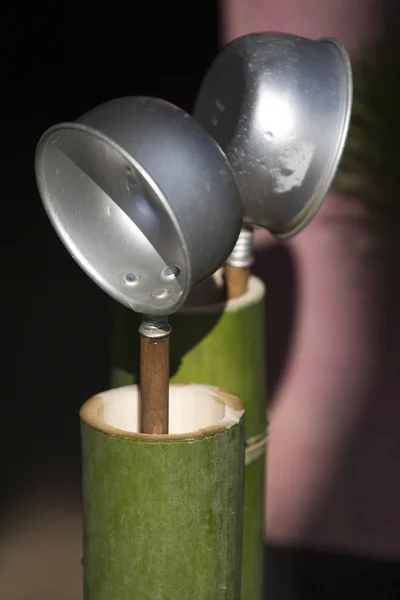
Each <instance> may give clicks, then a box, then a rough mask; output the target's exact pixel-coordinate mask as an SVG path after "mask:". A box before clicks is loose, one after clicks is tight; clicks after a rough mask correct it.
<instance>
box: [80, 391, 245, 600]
mask: <svg viewBox="0 0 400 600" xmlns="http://www.w3.org/2000/svg"><path fill="white" fill-rule="evenodd" d="M138 400H139V394H138V388H137V387H136V386H130V387H124V388H119V389H114V390H109V391H107V392H104V393H102V394H100V395H98V396H95V397H93V398H91V399H90V400H88V402H86V403H85V404H84V405H83V407H82V409H81V414H80V416H81V436H82V456H83V499H84V590H85V592H84V593H85V596H84V597H85V600H133V599H135V600H148V599H151V600H176V598H182V599H185V600H186V599H191V600H239V598H240V559H241V538H242V526H243V522H242V518H243V511H242V508H243V471H244V419H243V416H244V411H243V405H242V404H241V402H240V401H239V399H238V398H237V397H236V396H233V395H231V394H228V393H227V392H224V391H223V390H220V389H217V388H213V387H210V386H199V385H177V384H175V385H172V386H171V387H170V419H169V431H170V433H169V434H165V435H149V434H141V433H136V432H137V431H138V429H139V418H138V414H139V410H138V403H139V402H138ZM190 431H192V433H188V432H190Z"/></svg>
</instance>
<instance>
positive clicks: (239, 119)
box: [194, 33, 352, 238]
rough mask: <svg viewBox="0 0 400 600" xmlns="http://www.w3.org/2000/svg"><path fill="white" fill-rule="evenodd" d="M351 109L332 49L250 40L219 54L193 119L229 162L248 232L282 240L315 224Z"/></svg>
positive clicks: (260, 37)
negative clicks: (264, 230) (253, 228)
mask: <svg viewBox="0 0 400 600" xmlns="http://www.w3.org/2000/svg"><path fill="white" fill-rule="evenodd" d="M351 104H352V74H351V66H350V61H349V58H348V55H347V53H346V51H345V50H344V48H343V47H342V46H341V45H340V44H339V43H338V42H336V41H334V40H321V41H312V40H308V39H305V38H301V37H297V36H294V35H289V34H282V33H255V34H250V35H246V36H243V37H240V38H238V39H236V40H234V41H233V42H231V43H230V44H228V45H227V46H226V47H225V48H224V49H223V50H222V51H221V53H220V54H219V55H218V56H217V58H216V59H215V61H214V63H213V64H212V65H211V68H210V69H209V71H208V73H207V74H206V77H205V79H204V81H203V83H202V86H201V89H200V92H199V95H198V98H197V101H196V106H195V110H194V117H195V118H196V119H197V120H198V121H199V122H200V123H201V124H202V125H203V126H204V127H206V129H207V130H208V131H209V132H210V133H211V134H212V135H213V136H214V138H215V139H216V140H217V142H218V143H219V145H220V146H221V147H222V148H223V150H224V151H225V152H226V154H227V156H228V159H229V161H230V163H231V165H232V167H233V169H234V171H235V175H236V178H237V181H238V185H239V189H240V193H241V197H242V202H243V207H244V221H245V223H247V224H249V225H254V226H259V227H264V228H267V229H269V230H270V231H271V232H272V233H273V234H274V235H275V236H277V237H279V238H288V237H291V236H293V235H294V234H296V233H298V232H299V231H300V230H301V229H303V227H304V226H305V225H306V224H307V223H308V222H309V221H310V220H311V219H312V217H313V216H314V215H315V213H316V212H317V210H318V208H319V207H320V205H321V203H322V201H323V199H324V197H325V195H326V193H327V192H328V190H329V187H330V186H331V184H332V180H333V177H334V175H335V172H336V170H337V167H338V164H339V161H340V158H341V155H342V151H343V148H344V145H345V140H346V136H347V131H348V127H349V121H350V113H351Z"/></svg>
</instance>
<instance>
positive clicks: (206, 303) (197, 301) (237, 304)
mask: <svg viewBox="0 0 400 600" xmlns="http://www.w3.org/2000/svg"><path fill="white" fill-rule="evenodd" d="M202 285H203V286H204V290H202V289H201V286H199V288H198V290H197V289H195V290H194V291H193V292H192V293H191V295H189V297H188V299H187V301H186V304H185V305H184V306H183V308H181V309H180V310H179V313H182V314H194V313H213V312H222V311H225V312H229V311H234V310H238V309H240V308H243V307H245V306H248V305H249V304H254V303H256V302H259V301H260V300H262V299H263V298H264V296H265V285H264V283H263V282H262V281H261V279H259V277H256V276H255V275H250V277H249V281H248V288H247V292H246V293H245V294H243V295H242V296H240V297H239V298H234V299H232V300H222V301H219V300H218V298H219V297H220V295H221V294H222V291H223V285H224V283H223V270H222V269H219V270H218V271H216V272H215V273H214V275H213V276H212V277H210V278H209V279H208V280H207V281H206V282H204V283H203V284H202Z"/></svg>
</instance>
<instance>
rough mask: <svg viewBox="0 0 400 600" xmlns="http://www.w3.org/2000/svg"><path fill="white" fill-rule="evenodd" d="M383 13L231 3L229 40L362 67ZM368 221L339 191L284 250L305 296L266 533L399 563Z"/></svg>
mask: <svg viewBox="0 0 400 600" xmlns="http://www.w3.org/2000/svg"><path fill="white" fill-rule="evenodd" d="M381 8H382V3H381V2H374V1H373V0H352V1H351V2H350V1H349V0H269V1H268V0H266V1H262V0H250V1H249V0H223V2H222V37H223V41H224V42H227V41H229V40H231V39H232V38H235V37H237V36H239V35H243V34H245V33H249V32H251V31H262V30H270V31H274V30H275V31H286V32H291V33H297V34H299V35H303V36H306V37H311V38H319V37H323V36H334V37H337V38H339V39H340V40H341V41H342V42H344V44H345V45H346V47H347V49H348V50H349V51H350V52H351V55H352V58H353V59H354V60H356V59H357V56H358V52H359V50H360V48H361V47H362V45H363V44H364V43H365V42H366V41H371V40H374V39H376V38H377V37H379V35H381V32H382V14H381V13H382V10H381ZM372 143H373V140H372ZM364 214H365V206H364V204H363V202H362V201H361V200H359V199H357V198H349V197H344V196H340V195H339V194H337V193H335V192H333V191H332V192H331V193H330V194H329V196H328V197H327V199H326V201H325V203H324V205H323V207H322V209H321V210H320V212H319V214H318V215H317V217H316V218H315V219H314V221H313V222H312V224H311V225H310V226H309V227H308V228H307V229H306V230H305V231H303V232H302V233H301V234H299V235H298V236H297V237H296V238H295V239H293V240H292V241H290V242H288V243H287V244H286V249H287V251H288V252H289V253H290V256H291V258H292V261H293V268H294V273H295V289H296V297H297V300H296V304H295V307H294V310H295V313H294V314H295V318H294V327H293V331H292V336H291V343H290V346H289V352H288V356H287V360H286V362H285V364H284V368H283V369H282V372H281V377H280V380H279V385H278V386H277V387H276V389H275V393H274V397H273V398H270V399H269V402H270V404H271V407H272V408H271V412H270V417H271V434H270V443H269V452H268V486H267V506H266V513H267V534H268V536H270V538H272V539H274V540H278V541H287V540H290V541H292V542H293V541H294V542H299V543H302V544H304V543H305V544H309V545H318V546H321V545H322V546H324V547H330V548H344V549H352V550H357V549H358V550H361V551H367V552H371V553H379V554H382V555H389V556H400V483H399V482H400V478H399V476H398V474H399V473H400V402H399V399H400V385H399V381H400V378H399V376H398V365H399V364H400V352H399V342H398V340H399V339H400V331H399V329H400V327H399V319H398V316H397V308H396V305H398V306H400V302H398V295H396V294H398V291H397V290H396V289H395V287H394V286H393V285H392V284H391V283H390V282H389V283H388V282H387V281H386V280H385V279H384V277H383V271H382V268H381V267H382V262H381V255H380V254H379V252H375V251H374V250H373V248H374V243H375V242H374V240H373V238H372V236H371V234H370V232H369V231H368V229H367V227H366V226H364V225H360V223H359V217H360V216H361V217H362V216H363V215H364ZM274 246H275V247H276V243H275V241H274V240H273V239H272V238H271V237H270V236H269V235H268V234H267V233H266V232H262V233H261V234H258V235H257V247H258V248H259V249H260V250H262V249H264V251H263V252H262V253H261V254H260V264H259V266H258V268H259V269H261V271H262V272H263V273H264V276H265V279H266V283H267V285H270V286H273V285H276V286H277V288H278V287H279V286H278V285H277V284H278V282H279V280H280V279H282V277H285V276H286V275H285V273H284V272H283V271H280V269H281V264H280V263H279V262H278V261H277V262H276V263H275V262H274V259H273V256H274V255H275V254H276V252H275V254H273V253H272V249H273V247H274ZM279 289H283V290H284V289H285V286H284V285H283V286H280V288H279ZM271 296H273V297H274V298H275V300H274V302H273V303H269V305H268V318H269V333H268V335H269V341H270V347H269V358H268V361H269V364H270V365H271V369H272V370H273V365H274V360H275V352H274V348H275V349H277V348H278V345H279V334H278V336H275V337H274V334H273V331H275V332H276V331H278V332H279V330H282V331H283V330H284V328H285V319H286V320H287V318H288V313H286V312H285V310H284V307H285V306H286V305H287V298H285V297H284V296H282V297H281V298H279V291H278V292H277V293H275V291H274V290H272V291H271ZM390 297H391V298H392V301H391V302H388V298H390ZM271 332H272V333H271ZM277 353H278V354H279V352H277Z"/></svg>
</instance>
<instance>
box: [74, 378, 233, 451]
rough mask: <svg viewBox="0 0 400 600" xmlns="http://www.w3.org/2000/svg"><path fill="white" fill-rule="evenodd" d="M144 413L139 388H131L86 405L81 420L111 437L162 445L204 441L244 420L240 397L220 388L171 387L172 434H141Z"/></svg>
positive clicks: (110, 392) (103, 394)
mask: <svg viewBox="0 0 400 600" xmlns="http://www.w3.org/2000/svg"><path fill="white" fill-rule="evenodd" d="M187 394H190V396H189V398H188V397H187V396H186V395H187ZM204 400H206V402H204ZM140 412H141V407H140V392H139V388H138V386H136V385H127V386H123V387H119V388H113V389H110V390H107V391H105V392H101V393H100V394H96V395H95V396H93V397H92V398H90V399H89V400H87V401H86V402H85V404H84V405H83V406H82V408H81V410H80V413H79V416H80V418H81V420H82V421H83V422H84V423H85V424H86V425H88V426H89V427H92V428H93V429H96V430H98V431H101V432H103V433H106V434H108V435H112V436H116V437H123V438H128V439H132V440H147V441H152V442H159V441H169V440H189V439H196V438H203V437H204V436H206V435H212V434H215V433H218V432H220V431H223V430H225V429H227V428H229V427H231V426H233V425H235V424H236V423H238V422H239V421H240V420H241V419H242V418H243V416H244V407H243V404H242V402H241V401H240V399H239V398H238V397H237V396H235V395H234V394H230V393H229V392H226V391H224V390H222V389H219V388H217V387H213V386H207V385H195V384H187V383H171V384H170V386H169V415H168V417H169V418H168V430H169V433H160V434H157V435H154V434H150V433H142V432H140V431H139V425H140ZM216 419H218V420H216ZM210 421H213V422H212V423H211V422H210ZM214 421H215V422H214ZM182 430H183V431H182Z"/></svg>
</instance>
